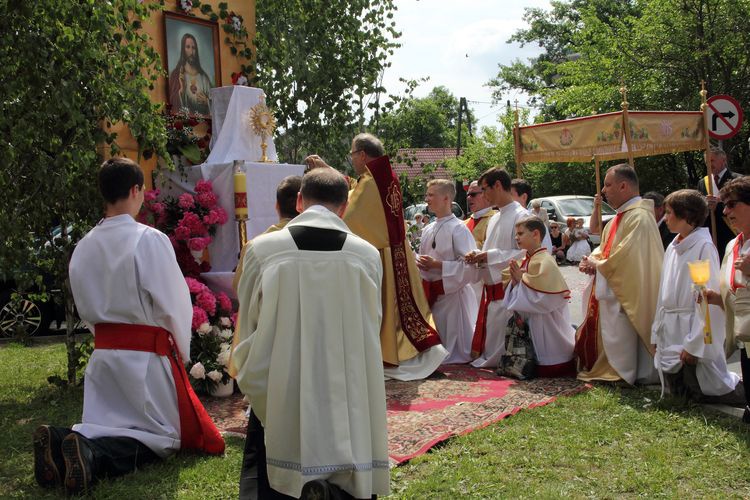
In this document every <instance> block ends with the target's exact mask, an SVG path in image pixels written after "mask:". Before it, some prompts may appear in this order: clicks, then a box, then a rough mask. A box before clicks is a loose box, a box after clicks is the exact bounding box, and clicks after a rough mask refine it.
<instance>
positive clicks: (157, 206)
mask: <svg viewBox="0 0 750 500" xmlns="http://www.w3.org/2000/svg"><path fill="white" fill-rule="evenodd" d="M166 208H167V207H166V206H165V205H164V203H160V202H158V201H157V202H154V203H152V204H151V211H152V212H154V213H155V214H156V215H161V214H163V213H164V210H165V209H166Z"/></svg>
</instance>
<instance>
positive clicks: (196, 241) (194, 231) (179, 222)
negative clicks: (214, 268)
mask: <svg viewBox="0 0 750 500" xmlns="http://www.w3.org/2000/svg"><path fill="white" fill-rule="evenodd" d="M159 195H160V192H159V190H158V189H156V190H152V191H146V193H145V194H144V201H143V208H142V209H141V213H140V214H139V216H138V221H139V222H142V223H144V224H148V225H150V226H153V227H155V228H157V229H159V230H160V231H161V232H163V233H164V234H166V235H167V236H169V239H170V241H171V242H172V246H173V247H174V250H175V254H176V256H177V263H178V264H179V265H180V269H182V274H184V275H185V276H190V277H192V278H198V276H199V275H200V273H205V272H208V271H209V270H210V269H211V267H210V265H209V264H208V263H207V262H200V263H199V262H197V261H196V259H199V258H200V257H201V256H202V255H203V251H204V250H205V249H206V247H208V245H209V244H210V243H211V241H212V236H214V235H215V234H216V228H217V227H218V226H220V225H222V224H225V223H226V222H227V220H229V216H228V215H227V213H226V211H225V210H224V209H223V208H221V207H220V206H218V198H217V196H216V193H214V192H213V186H212V185H211V182H210V181H204V180H200V181H198V182H197V183H196V184H195V195H193V194H191V193H184V194H182V195H180V196H179V197H177V198H175V197H173V196H168V197H166V198H164V199H162V200H159Z"/></svg>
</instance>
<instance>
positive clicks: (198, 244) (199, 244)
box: [188, 236, 211, 252]
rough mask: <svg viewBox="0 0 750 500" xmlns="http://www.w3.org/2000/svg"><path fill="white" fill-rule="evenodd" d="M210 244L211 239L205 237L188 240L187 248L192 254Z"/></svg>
mask: <svg viewBox="0 0 750 500" xmlns="http://www.w3.org/2000/svg"><path fill="white" fill-rule="evenodd" d="M210 244H211V237H210V236H206V237H205V238H200V237H199V238H190V239H189V240H188V248H189V249H190V250H191V251H193V252H200V251H201V250H203V249H204V248H206V247H207V246H208V245H210Z"/></svg>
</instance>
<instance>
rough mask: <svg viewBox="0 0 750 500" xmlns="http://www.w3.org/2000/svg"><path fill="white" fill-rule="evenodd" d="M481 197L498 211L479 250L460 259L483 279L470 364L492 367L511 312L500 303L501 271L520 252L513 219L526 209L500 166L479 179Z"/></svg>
mask: <svg viewBox="0 0 750 500" xmlns="http://www.w3.org/2000/svg"><path fill="white" fill-rule="evenodd" d="M479 185H480V186H481V187H482V192H483V193H484V196H485V198H487V200H488V201H489V202H490V203H491V204H492V205H494V206H496V207H497V210H498V212H497V213H496V214H495V215H493V216H492V218H491V219H490V222H489V226H488V227H487V238H486V239H485V241H484V245H483V246H482V251H481V252H471V253H469V254H467V255H466V256H465V257H464V258H465V260H466V262H467V263H469V264H476V265H477V266H478V267H479V275H480V277H481V279H482V281H483V282H484V290H483V294H482V300H481V303H480V304H479V313H478V314H477V321H476V327H475V328H474V338H473V339H472V345H471V355H472V357H474V358H475V359H474V361H472V362H471V364H472V366H475V367H477V368H492V369H494V368H496V367H497V364H498V362H499V361H500V357H501V356H502V355H503V354H504V353H505V326H506V325H507V323H508V319H509V318H510V317H511V316H512V313H511V312H510V311H508V310H507V309H506V308H505V306H504V305H503V301H502V299H503V297H504V296H505V291H504V286H503V271H504V270H505V269H507V268H508V264H509V263H510V261H511V260H513V259H515V258H518V257H520V256H521V255H522V254H523V251H521V250H519V249H518V245H517V243H516V239H515V234H516V229H515V227H516V222H517V221H518V220H519V219H521V218H523V217H527V216H528V212H527V211H526V209H525V208H523V207H522V206H521V205H520V204H519V203H518V202H517V201H514V200H513V194H512V193H511V179H510V175H508V172H506V171H505V169H502V168H497V167H495V168H491V169H489V170H487V171H486V172H484V173H483V174H482V176H481V177H480V178H479Z"/></svg>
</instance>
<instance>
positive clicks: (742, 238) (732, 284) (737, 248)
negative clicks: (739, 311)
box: [729, 233, 745, 292]
mask: <svg viewBox="0 0 750 500" xmlns="http://www.w3.org/2000/svg"><path fill="white" fill-rule="evenodd" d="M744 244H745V234H744V233H740V234H739V235H738V236H737V241H736V242H735V243H734V248H733V249H732V262H731V265H730V269H731V271H732V272H731V273H730V274H729V289H730V290H732V291H733V292H736V291H737V289H738V288H745V287H744V286H743V285H738V284H736V283H735V282H734V275H735V274H737V270H736V269H735V268H734V265H735V264H736V263H737V259H739V258H740V249H741V248H742V246H743V245H744Z"/></svg>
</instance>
